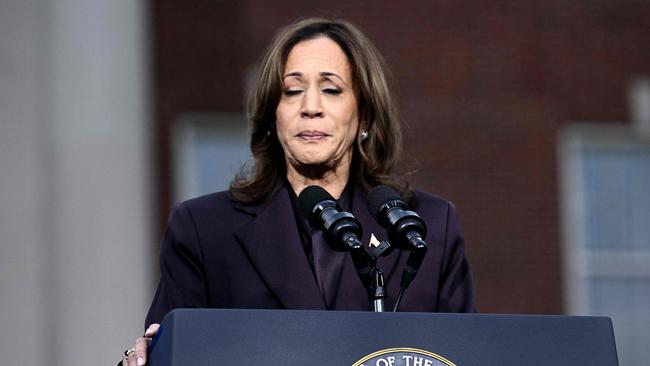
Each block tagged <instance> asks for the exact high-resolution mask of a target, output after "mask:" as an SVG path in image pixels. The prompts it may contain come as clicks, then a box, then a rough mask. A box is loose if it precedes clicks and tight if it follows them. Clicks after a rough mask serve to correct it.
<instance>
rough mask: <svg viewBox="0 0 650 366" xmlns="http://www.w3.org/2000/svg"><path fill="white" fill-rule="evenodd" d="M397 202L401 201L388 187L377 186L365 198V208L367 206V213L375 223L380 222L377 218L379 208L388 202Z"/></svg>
mask: <svg viewBox="0 0 650 366" xmlns="http://www.w3.org/2000/svg"><path fill="white" fill-rule="evenodd" d="M394 200H398V201H401V198H400V196H399V194H397V192H395V190H394V189H392V188H390V187H388V186H377V187H375V188H373V189H372V190H370V192H368V196H367V197H366V206H368V211H370V214H371V215H372V216H373V217H374V218H375V220H377V221H381V220H380V218H379V209H380V208H381V206H382V205H383V204H384V203H386V202H388V201H394Z"/></svg>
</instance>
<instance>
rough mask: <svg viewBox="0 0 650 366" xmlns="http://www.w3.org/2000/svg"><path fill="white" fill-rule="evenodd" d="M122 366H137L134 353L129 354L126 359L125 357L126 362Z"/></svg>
mask: <svg viewBox="0 0 650 366" xmlns="http://www.w3.org/2000/svg"><path fill="white" fill-rule="evenodd" d="M124 364H125V365H129V366H138V361H137V357H136V353H135V352H131V353H129V355H128V357H126V362H125V363H124Z"/></svg>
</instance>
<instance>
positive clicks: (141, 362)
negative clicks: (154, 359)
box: [138, 357, 144, 366]
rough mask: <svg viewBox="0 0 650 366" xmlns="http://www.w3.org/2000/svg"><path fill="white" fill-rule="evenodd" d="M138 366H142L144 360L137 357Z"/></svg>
mask: <svg viewBox="0 0 650 366" xmlns="http://www.w3.org/2000/svg"><path fill="white" fill-rule="evenodd" d="M138 365H139V366H142V365H144V358H142V357H138Z"/></svg>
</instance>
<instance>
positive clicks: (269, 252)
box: [235, 188, 325, 309]
mask: <svg viewBox="0 0 650 366" xmlns="http://www.w3.org/2000/svg"><path fill="white" fill-rule="evenodd" d="M240 209H242V210H245V211H247V212H249V213H251V214H254V215H255V218H254V219H253V220H252V221H251V222H250V223H248V224H246V225H244V226H243V227H242V228H241V229H239V230H237V231H236V232H235V237H236V238H237V240H239V243H240V244H241V246H242V247H243V249H244V250H245V251H246V253H247V254H248V256H249V258H250V260H251V261H252V262H253V265H254V266H255V267H256V268H257V270H258V272H259V274H260V276H261V277H262V278H263V280H264V281H265V282H266V284H267V286H268V287H269V289H270V290H271V291H272V292H273V294H274V295H275V296H276V297H277V299H278V300H279V301H280V303H282V305H284V307H286V308H288V309H325V304H324V302H323V297H322V296H321V293H320V290H319V289H318V284H317V283H316V280H315V278H314V274H313V272H312V270H311V267H310V266H309V262H308V261H307V258H306V256H305V251H304V249H303V247H302V244H301V240H300V235H299V233H298V227H297V225H296V219H295V215H294V213H293V207H292V205H291V201H290V199H289V195H288V192H287V191H286V188H284V189H281V190H280V191H279V192H277V193H276V194H275V195H274V196H273V197H272V198H271V201H270V202H268V204H266V205H263V206H248V207H245V208H244V206H241V207H240Z"/></svg>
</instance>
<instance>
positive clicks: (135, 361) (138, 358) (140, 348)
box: [120, 323, 160, 366]
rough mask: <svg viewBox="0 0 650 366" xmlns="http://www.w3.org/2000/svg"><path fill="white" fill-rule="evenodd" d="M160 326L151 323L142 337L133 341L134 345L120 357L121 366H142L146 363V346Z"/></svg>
mask: <svg viewBox="0 0 650 366" xmlns="http://www.w3.org/2000/svg"><path fill="white" fill-rule="evenodd" d="M158 328H160V324H156V323H153V324H151V325H150V326H149V328H147V330H146V331H145V332H144V336H142V337H139V338H138V339H136V340H135V345H134V346H133V347H131V348H130V349H129V350H127V351H126V352H125V354H124V356H122V362H121V363H120V364H121V365H122V366H127V365H128V366H142V365H144V364H146V363H147V346H148V345H149V342H151V338H153V336H154V335H156V332H158Z"/></svg>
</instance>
